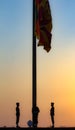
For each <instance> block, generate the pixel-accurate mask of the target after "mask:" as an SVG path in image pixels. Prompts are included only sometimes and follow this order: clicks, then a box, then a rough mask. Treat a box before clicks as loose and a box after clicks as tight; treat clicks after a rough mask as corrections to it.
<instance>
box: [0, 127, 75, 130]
mask: <svg viewBox="0 0 75 130" xmlns="http://www.w3.org/2000/svg"><path fill="white" fill-rule="evenodd" d="M0 128H1V129H5V128H6V129H29V128H31V129H35V128H32V127H21V128H16V127H0ZM36 129H57V130H63V129H68V130H73V129H75V127H55V128H51V127H45V128H43V127H40V128H36Z"/></svg>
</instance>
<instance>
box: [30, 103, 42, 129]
mask: <svg viewBox="0 0 75 130" xmlns="http://www.w3.org/2000/svg"><path fill="white" fill-rule="evenodd" d="M39 112H40V110H39V108H38V107H37V106H36V107H35V108H33V109H32V113H33V127H37V125H38V113H39Z"/></svg>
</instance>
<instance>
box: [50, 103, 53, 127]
mask: <svg viewBox="0 0 75 130" xmlns="http://www.w3.org/2000/svg"><path fill="white" fill-rule="evenodd" d="M50 116H51V122H52V128H54V102H51V109H50Z"/></svg>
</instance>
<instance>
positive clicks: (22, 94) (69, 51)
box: [0, 0, 75, 127]
mask: <svg viewBox="0 0 75 130" xmlns="http://www.w3.org/2000/svg"><path fill="white" fill-rule="evenodd" d="M49 2H50V5H51V13H52V21H53V29H52V43H51V46H52V49H51V51H50V52H49V53H47V52H46V51H45V50H44V49H43V47H37V105H38V107H39V108H40V113H39V118H38V122H39V123H38V126H40V127H48V126H51V120H50V115H49V110H50V103H51V102H52V101H53V102H54V103H55V104H54V106H55V126H56V127H60V126H75V0H49ZM17 101H18V102H20V111H21V116H20V123H19V124H20V126H21V127H27V121H28V120H32V112H31V111H32V0H0V126H16V123H15V122H16V116H15V112H16V111H15V108H16V102H17Z"/></svg>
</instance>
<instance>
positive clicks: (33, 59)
mask: <svg viewBox="0 0 75 130" xmlns="http://www.w3.org/2000/svg"><path fill="white" fill-rule="evenodd" d="M36 96H37V95H36V36H35V0H33V45H32V109H34V108H35V107H36ZM32 121H33V124H34V112H32ZM33 127H34V125H33Z"/></svg>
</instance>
